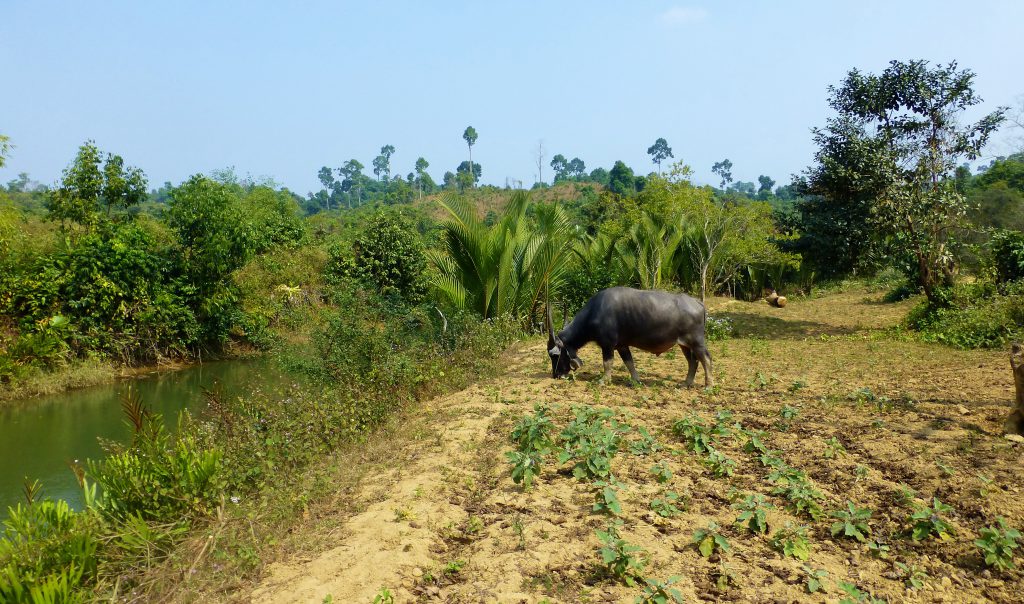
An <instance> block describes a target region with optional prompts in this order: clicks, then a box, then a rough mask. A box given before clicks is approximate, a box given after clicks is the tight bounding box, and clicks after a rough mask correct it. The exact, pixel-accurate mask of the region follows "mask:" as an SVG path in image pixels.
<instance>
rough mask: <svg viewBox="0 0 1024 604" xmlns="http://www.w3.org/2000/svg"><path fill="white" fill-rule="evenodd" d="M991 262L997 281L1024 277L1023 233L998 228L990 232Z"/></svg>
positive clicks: (1001, 281)
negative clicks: (998, 229)
mask: <svg viewBox="0 0 1024 604" xmlns="http://www.w3.org/2000/svg"><path fill="white" fill-rule="evenodd" d="M990 245H991V249H992V263H993V265H995V269H996V280H997V281H998V282H999V283H1005V282H1007V281H1017V280H1019V279H1022V278H1024V233H1022V232H1021V231H1005V230H1000V231H996V232H994V233H992V239H991V244H990Z"/></svg>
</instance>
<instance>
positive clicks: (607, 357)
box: [599, 348, 615, 384]
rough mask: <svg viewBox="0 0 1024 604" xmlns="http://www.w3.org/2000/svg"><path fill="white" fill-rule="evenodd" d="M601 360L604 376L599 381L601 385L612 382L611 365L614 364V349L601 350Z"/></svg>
mask: <svg viewBox="0 0 1024 604" xmlns="http://www.w3.org/2000/svg"><path fill="white" fill-rule="evenodd" d="M601 358H602V359H603V360H604V375H603V376H601V379H600V380H599V381H600V382H601V383H602V384H604V383H610V382H611V381H612V363H614V362H615V349H614V348H601Z"/></svg>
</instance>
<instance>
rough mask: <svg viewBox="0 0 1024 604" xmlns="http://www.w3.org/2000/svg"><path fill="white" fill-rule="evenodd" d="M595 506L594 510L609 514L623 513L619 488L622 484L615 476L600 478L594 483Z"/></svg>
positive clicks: (617, 514) (618, 514)
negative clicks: (607, 478) (605, 478)
mask: <svg viewBox="0 0 1024 604" xmlns="http://www.w3.org/2000/svg"><path fill="white" fill-rule="evenodd" d="M594 487H595V489H596V490H595V491H594V506H593V508H592V509H593V511H595V512H598V513H601V514H607V515H609V516H621V515H622V503H621V502H620V501H619V489H621V488H622V484H621V483H619V482H617V481H616V480H615V479H614V478H610V479H609V480H607V481H605V480H598V481H597V482H595V483H594Z"/></svg>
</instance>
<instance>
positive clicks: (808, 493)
mask: <svg viewBox="0 0 1024 604" xmlns="http://www.w3.org/2000/svg"><path fill="white" fill-rule="evenodd" d="M801 474H802V473H801ZM772 493H773V494H775V495H782V496H784V497H785V498H786V500H787V501H788V502H789V507H790V509H791V510H793V511H794V512H796V513H797V514H804V515H806V516H808V517H809V518H810V519H811V520H819V519H821V516H822V515H823V514H824V511H823V510H822V509H821V500H822V499H824V495H822V494H821V491H819V490H818V489H816V488H814V486H812V485H811V483H810V482H808V481H807V479H806V478H801V479H791V480H788V481H787V483H786V484H785V485H784V486H780V487H776V488H775V489H774V490H773V491H772Z"/></svg>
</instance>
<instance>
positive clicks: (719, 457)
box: [701, 447, 736, 478]
mask: <svg viewBox="0 0 1024 604" xmlns="http://www.w3.org/2000/svg"><path fill="white" fill-rule="evenodd" d="M701 461H702V463H703V464H704V465H705V466H707V468H708V469H709V470H711V473H712V474H713V475H714V476H715V477H716V478H722V477H724V476H732V475H733V473H734V472H735V471H736V462H735V461H733V460H731V459H729V457H728V456H726V455H725V453H722V452H721V451H719V450H718V449H716V448H714V447H709V448H708V454H707V456H706V457H705V458H704V459H702V460H701Z"/></svg>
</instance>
